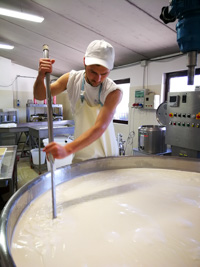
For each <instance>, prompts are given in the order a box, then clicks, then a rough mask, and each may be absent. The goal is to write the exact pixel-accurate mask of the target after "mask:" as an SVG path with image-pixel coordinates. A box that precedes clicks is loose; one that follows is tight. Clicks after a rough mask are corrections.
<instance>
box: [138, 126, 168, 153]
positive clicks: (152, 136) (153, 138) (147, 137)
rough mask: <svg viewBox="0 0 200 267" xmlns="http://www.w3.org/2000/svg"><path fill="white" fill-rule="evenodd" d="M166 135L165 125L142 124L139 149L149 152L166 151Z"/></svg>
mask: <svg viewBox="0 0 200 267" xmlns="http://www.w3.org/2000/svg"><path fill="white" fill-rule="evenodd" d="M165 135H166V127H165V126H161V125H142V126H141V127H139V128H138V149H139V150H140V151H143V152H146V153H149V154H159V153H164V152H166V151H167V145H166V144H165Z"/></svg>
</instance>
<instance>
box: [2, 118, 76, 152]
mask: <svg viewBox="0 0 200 267" xmlns="http://www.w3.org/2000/svg"><path fill="white" fill-rule="evenodd" d="M53 125H54V126H58V125H59V126H66V125H74V121H73V120H62V121H54V122H53ZM47 126H48V123H47V121H43V122H27V123H18V124H17V126H16V127H9V128H4V127H2V128H1V127H0V145H2V146H7V145H17V146H18V152H22V153H23V151H19V143H21V141H20V139H21V137H22V134H23V133H24V134H25V135H26V142H27V143H28V140H29V129H30V128H32V127H33V128H34V127H47ZM9 136H10V138H12V140H8V143H2V142H3V139H4V138H8V137H9Z"/></svg>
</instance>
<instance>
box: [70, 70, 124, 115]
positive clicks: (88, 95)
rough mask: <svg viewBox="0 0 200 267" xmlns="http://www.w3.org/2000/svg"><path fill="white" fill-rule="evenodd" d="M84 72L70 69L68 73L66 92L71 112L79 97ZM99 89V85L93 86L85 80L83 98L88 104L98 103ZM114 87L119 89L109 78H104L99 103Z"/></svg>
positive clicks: (103, 100) (102, 101)
mask: <svg viewBox="0 0 200 267" xmlns="http://www.w3.org/2000/svg"><path fill="white" fill-rule="evenodd" d="M84 72H85V71H84V70H81V71H75V70H72V71H71V72H70V75H69V80H68V83H67V92H68V96H69V100H70V104H71V110H72V113H74V111H75V106H76V102H77V101H78V99H80V94H81V87H82V81H83V75H84ZM99 89H100V85H99V86H97V87H93V86H91V85H90V84H89V83H87V81H86V80H85V86H84V99H85V100H86V101H87V103H88V105H90V106H96V105H97V104H99ZM116 89H120V88H119V86H118V85H117V84H116V83H114V82H113V81H112V80H111V79H109V78H106V79H105V80H104V81H103V83H102V91H101V94H100V101H101V103H102V104H104V102H105V100H106V97H107V95H108V94H109V93H110V92H112V91H114V90H116Z"/></svg>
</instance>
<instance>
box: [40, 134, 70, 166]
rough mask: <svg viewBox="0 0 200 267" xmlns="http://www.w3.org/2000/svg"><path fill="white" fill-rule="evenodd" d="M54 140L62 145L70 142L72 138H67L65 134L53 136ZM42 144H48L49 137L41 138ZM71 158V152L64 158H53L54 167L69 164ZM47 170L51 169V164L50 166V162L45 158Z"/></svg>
mask: <svg viewBox="0 0 200 267" xmlns="http://www.w3.org/2000/svg"><path fill="white" fill-rule="evenodd" d="M54 142H56V143H58V144H60V145H61V146H64V145H66V144H67V143H70V142H72V140H71V139H69V138H66V136H57V137H55V138H54ZM43 144H44V146H46V145H48V144H49V139H48V138H46V139H43ZM72 159H73V154H72V155H69V156H68V157H66V158H64V159H55V162H54V164H55V167H56V169H57V168H60V167H63V166H66V165H69V164H71V163H72ZM47 170H48V171H50V170H51V166H50V163H49V161H48V160H47Z"/></svg>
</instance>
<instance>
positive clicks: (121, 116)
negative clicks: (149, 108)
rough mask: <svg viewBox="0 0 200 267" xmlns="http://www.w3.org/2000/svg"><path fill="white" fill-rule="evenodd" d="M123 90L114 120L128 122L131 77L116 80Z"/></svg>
mask: <svg viewBox="0 0 200 267" xmlns="http://www.w3.org/2000/svg"><path fill="white" fill-rule="evenodd" d="M114 82H115V83H116V84H119V85H120V88H121V89H122V91H123V98H122V100H121V102H120V104H119V105H118V106H117V108H116V112H115V115H114V120H113V121H114V122H117V123H123V124H128V113H129V91H130V79H129V78H127V79H123V80H116V81H114Z"/></svg>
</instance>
